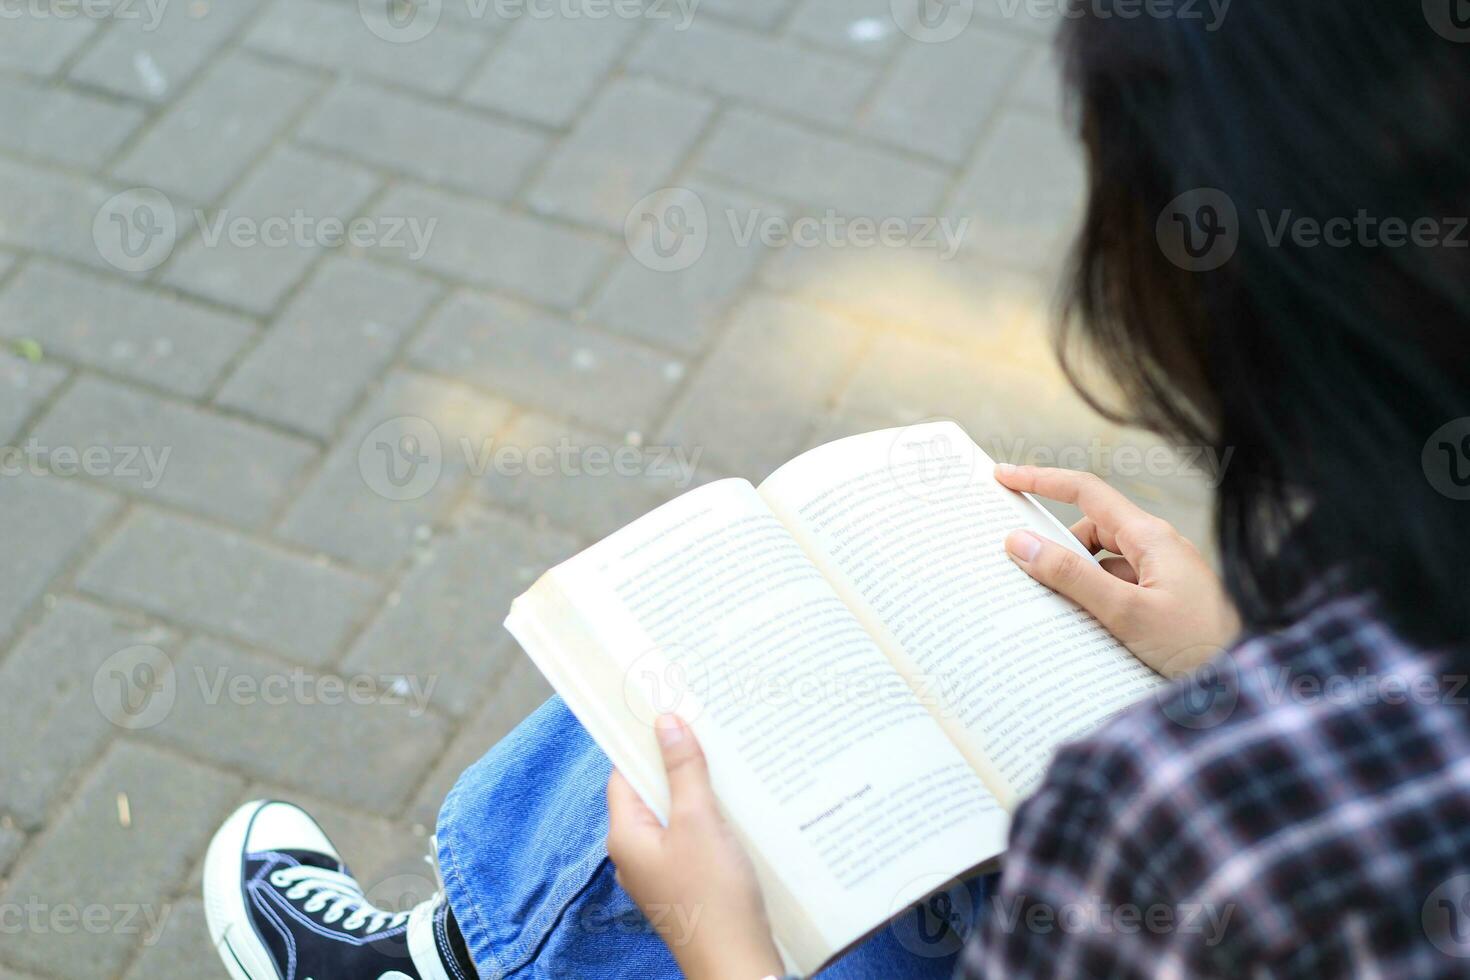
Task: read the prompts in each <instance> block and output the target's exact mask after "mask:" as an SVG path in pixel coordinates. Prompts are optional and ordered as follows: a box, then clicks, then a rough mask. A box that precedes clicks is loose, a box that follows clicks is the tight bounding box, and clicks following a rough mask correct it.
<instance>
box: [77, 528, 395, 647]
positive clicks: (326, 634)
mask: <svg viewBox="0 0 1470 980" xmlns="http://www.w3.org/2000/svg"><path fill="white" fill-rule="evenodd" d="M77 582H78V585H79V586H80V587H81V588H82V589H83V590H84V591H86V592H90V593H92V594H94V595H97V596H100V597H102V598H104V599H107V600H109V601H113V602H117V603H121V604H123V605H128V606H133V607H135V608H139V609H145V610H148V611H150V612H155V613H158V614H159V615H161V616H166V617H170V618H172V619H175V620H178V621H179V622H182V623H185V624H190V625H196V626H200V627H203V628H204V629H208V630H214V631H217V632H220V633H223V634H226V635H229V636H232V637H236V638H238V639H240V640H242V641H244V642H246V643H252V644H256V645H259V646H262V647H266V648H268V649H272V650H278V651H280V652H281V653H283V654H285V655H287V656H290V657H293V658H295V659H297V660H299V661H301V662H302V663H307V664H323V663H327V662H330V661H331V660H332V659H333V657H334V656H335V652H336V651H337V649H338V648H339V647H340V646H341V645H342V643H343V642H344V641H345V640H346V638H347V636H348V634H349V632H350V631H351V630H352V629H353V628H354V626H355V625H356V624H357V623H358V622H360V621H361V620H363V619H364V618H365V617H366V615H367V612H368V610H369V609H370V608H371V607H372V605H373V603H374V601H375V598H376V595H377V591H378V589H377V587H376V586H375V585H374V584H373V583H371V582H370V581H368V580H367V579H364V578H362V577H360V576H357V575H354V574H351V573H349V572H344V571H341V570H339V569H334V568H329V567H326V566H325V565H323V564H321V563H318V562H315V561H312V560H311V559H308V558H303V557H301V556H300V555H296V554H293V553H290V552H287V551H284V550H282V549H280V548H278V547H275V546H272V545H269V544H264V543H261V542H259V541H256V540H254V539H252V538H249V537H246V536H244V535H241V534H239V533H236V532H234V531H226V530H221V529H219V528H216V527H211V526H208V525H204V524H200V523H198V522H196V521H192V520H189V519H187V518H181V517H175V516H173V515H172V514H164V513H161V512H158V511H153V510H148V509H142V510H139V511H137V512H135V513H134V514H132V515H131V516H130V517H129V518H128V520H127V521H126V522H125V523H124V524H123V526H122V527H121V528H120V529H119V530H118V531H117V533H116V534H114V535H113V537H112V538H111V539H110V540H108V541H107V542H106V543H105V544H104V545H103V546H102V547H101V548H100V549H99V550H98V552H97V554H96V556H95V557H93V558H92V560H91V561H90V562H89V563H88V564H87V565H86V567H85V568H83V569H82V571H81V573H80V574H79V575H78V578H77Z"/></svg>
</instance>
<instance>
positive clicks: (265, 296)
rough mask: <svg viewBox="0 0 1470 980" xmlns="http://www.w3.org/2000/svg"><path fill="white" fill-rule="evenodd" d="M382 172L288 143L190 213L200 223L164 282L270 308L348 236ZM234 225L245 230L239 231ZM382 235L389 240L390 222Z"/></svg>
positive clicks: (244, 305)
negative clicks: (217, 202)
mask: <svg viewBox="0 0 1470 980" xmlns="http://www.w3.org/2000/svg"><path fill="white" fill-rule="evenodd" d="M378 182H379V177H378V176H377V175H376V174H374V173H372V172H371V171H368V170H365V169H363V168H361V167H358V166H356V165H353V164H347V163H342V162H340V161H337V160H329V159H327V158H325V157H322V156H319V155H317V154H313V153H307V152H303V151H301V150H298V149H295V148H291V147H285V148H281V149H279V150H277V151H275V152H274V153H272V155H271V156H270V158H269V159H267V160H265V161H264V162H263V163H261V165H260V166H259V167H258V168H257V169H256V170H255V171H254V172H253V173H251V174H250V176H249V177H247V178H246V179H245V181H244V182H243V183H242V184H241V185H240V186H239V187H238V188H237V189H236V190H235V191H234V192H233V193H231V194H230V195H229V196H228V198H227V199H225V200H223V201H222V203H221V206H220V207H219V208H214V209H210V210H209V211H207V212H205V214H204V215H203V217H202V219H201V218H199V217H192V218H191V220H193V221H195V223H196V224H199V225H200V227H197V228H195V229H194V234H193V236H192V237H190V238H189V240H188V241H187V242H186V243H184V244H183V245H181V246H180V248H179V249H178V251H177V252H176V254H175V255H174V257H173V261H172V263H171V264H170V265H169V267H168V269H167V271H166V273H165V275H164V277H163V281H164V282H165V283H167V284H168V285H170V286H175V287H177V288H179V289H183V290H186V291H188V292H191V293H194V294H196V295H199V296H203V297H206V298H208V299H211V300H214V301H216V302H219V303H224V304H226V305H229V306H235V307H239V308H240V309H243V310H249V311H250V312H252V313H260V314H265V313H269V312H270V311H271V310H273V309H275V307H276V304H278V303H279V302H280V301H281V299H282V298H283V297H284V296H285V295H286V293H287V292H288V291H290V289H291V288H292V287H293V286H294V285H295V284H296V283H297V282H299V281H300V280H301V279H302V277H303V276H304V275H305V273H306V271H307V269H308V268H309V267H310V266H311V264H312V262H313V261H315V260H316V258H317V257H318V256H319V255H321V254H322V253H323V252H324V251H326V250H327V249H329V248H340V247H346V246H345V245H338V244H333V243H334V242H338V241H339V240H340V241H344V242H345V237H342V238H340V239H339V237H337V236H345V234H346V226H347V223H348V222H350V221H352V220H353V219H354V217H356V216H357V213H358V210H359V209H360V208H361V207H362V205H363V204H364V203H366V201H367V200H368V198H369V197H370V196H371V195H372V193H373V191H374V189H375V188H376V187H377V186H378ZM232 229H238V230H239V231H240V232H242V233H243V235H242V234H237V233H235V231H232ZM373 235H374V236H375V237H378V238H380V239H381V240H383V241H387V240H388V239H389V237H390V235H391V229H389V228H386V227H384V228H383V229H382V231H381V234H380V233H379V232H377V231H374V232H373Z"/></svg>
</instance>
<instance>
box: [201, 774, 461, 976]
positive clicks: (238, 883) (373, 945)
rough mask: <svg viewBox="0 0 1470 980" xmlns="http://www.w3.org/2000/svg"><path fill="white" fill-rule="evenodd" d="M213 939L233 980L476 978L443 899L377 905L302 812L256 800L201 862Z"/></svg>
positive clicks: (224, 828) (216, 837) (241, 811)
mask: <svg viewBox="0 0 1470 980" xmlns="http://www.w3.org/2000/svg"><path fill="white" fill-rule="evenodd" d="M204 909H205V915H206V916H207V918H208V920H209V933H210V937H211V938H212V939H213V940H214V945H215V948H216V949H217V950H218V951H219V955H220V958H221V959H223V960H224V963H225V967H226V969H228V970H229V972H230V976H232V977H233V978H234V980H474V977H475V973H474V968H473V967H472V966H470V965H469V959H468V957H467V955H466V954H465V951H464V943H463V940H462V939H461V938H460V935H459V929H458V927H457V926H456V925H455V923H454V919H453V916H451V915H450V914H449V908H448V906H447V905H446V904H445V902H444V899H443V897H442V896H441V895H435V896H434V897H433V898H432V899H430V900H429V901H427V902H424V903H423V904H421V905H419V906H417V907H416V908H414V909H412V910H411V911H408V912H387V911H383V910H382V909H378V908H375V907H374V906H373V905H372V904H371V903H370V902H369V901H368V899H367V898H366V896H364V895H363V891H362V887H361V886H360V885H358V883H357V880H356V879H355V878H353V877H352V873H351V872H350V871H348V870H347V866H346V865H345V864H343V863H342V859H341V857H340V856H338V854H337V851H336V849H335V848H334V847H333V846H332V842H331V841H329V840H328V839H327V835H326V834H325V833H324V832H323V831H322V829H321V827H320V826H318V824H317V822H316V821H315V820H313V819H312V818H311V817H310V816H309V815H308V814H307V813H306V811H304V810H302V809H301V808H300V807H297V806H293V805H291V804H290V803H282V802H279V801H275V800H257V801H256V802H254V803H247V804H246V805H245V806H243V807H241V808H240V809H238V810H236V811H235V813H234V815H233V816H231V817H230V819H229V820H227V821H225V824H224V826H222V827H221V828H220V829H219V832H218V833H216V834H215V835H214V840H213V841H212V842H211V843H210V845H209V853H208V855H207V856H206V857H205V859H204Z"/></svg>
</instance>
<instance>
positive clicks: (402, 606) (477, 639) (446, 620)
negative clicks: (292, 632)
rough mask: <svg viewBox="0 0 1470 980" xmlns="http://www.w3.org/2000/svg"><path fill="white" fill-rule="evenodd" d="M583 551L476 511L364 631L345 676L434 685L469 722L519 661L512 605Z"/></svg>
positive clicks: (421, 561) (438, 702)
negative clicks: (510, 630) (507, 625)
mask: <svg viewBox="0 0 1470 980" xmlns="http://www.w3.org/2000/svg"><path fill="white" fill-rule="evenodd" d="M575 551H576V541H575V539H573V538H571V537H570V536H569V535H566V534H558V533H556V532H553V531H550V530H548V529H538V528H534V527H532V526H531V525H529V524H527V523H525V522H524V521H521V520H519V519H516V518H510V517H505V516H502V515H498V514H490V515H484V516H482V515H478V514H473V513H471V514H470V515H469V516H468V517H467V518H466V519H465V520H464V521H463V522H462V523H460V524H459V525H458V526H456V527H455V528H453V529H452V530H450V531H449V532H448V533H446V534H445V535H443V536H442V537H440V538H436V539H435V540H433V541H432V542H430V543H429V544H428V545H426V547H425V549H424V552H423V553H422V554H421V555H420V556H419V557H418V559H417V560H416V562H415V564H414V567H413V569H412V571H410V572H409V573H408V575H407V576H405V577H404V580H403V584H402V586H401V587H400V595H399V598H398V601H397V602H396V603H393V604H391V605H389V606H387V607H386V608H384V609H383V610H382V612H381V613H380V615H379V616H378V618H377V619H376V620H375V621H374V622H373V623H372V625H370V626H369V627H368V628H367V629H366V630H365V631H364V632H363V635H362V637H361V638H360V639H359V640H358V642H357V644H356V645H355V646H354V647H353V649H352V651H351V652H350V653H349V654H348V655H347V658H346V659H345V660H344V661H343V663H342V670H343V671H344V672H347V673H365V674H369V675H378V674H387V673H407V674H409V675H411V676H414V677H418V678H421V679H425V680H427V679H428V678H435V679H437V682H438V686H437V688H436V693H435V696H434V701H433V703H434V705H435V706H436V707H438V708H440V709H441V710H445V711H448V712H450V713H452V714H456V715H459V714H463V713H464V712H466V711H468V710H470V709H471V708H472V707H474V706H475V705H477V704H479V703H480V701H481V699H482V697H483V695H484V693H485V689H486V687H487V686H488V685H489V684H490V683H491V682H492V681H493V680H494V679H495V677H496V676H497V675H498V674H500V673H501V672H503V671H504V670H505V668H506V666H507V664H508V662H509V659H510V658H511V657H513V656H520V652H519V651H518V650H515V649H514V645H513V644H511V643H508V642H507V641H506V639H505V634H504V631H503V629H502V628H501V626H500V624H501V622H502V621H503V620H504V619H505V614H506V613H507V612H509V611H510V601H511V600H512V599H514V598H515V597H516V596H517V595H519V594H520V593H521V592H523V591H525V590H526V589H527V588H528V587H529V586H530V585H531V583H532V582H534V581H535V580H536V579H537V578H538V577H539V576H540V575H541V573H542V572H544V571H546V569H547V568H549V567H551V566H552V565H554V564H556V563H557V562H558V561H560V560H561V559H563V558H569V557H571V555H572V554H573V553H574V552H575Z"/></svg>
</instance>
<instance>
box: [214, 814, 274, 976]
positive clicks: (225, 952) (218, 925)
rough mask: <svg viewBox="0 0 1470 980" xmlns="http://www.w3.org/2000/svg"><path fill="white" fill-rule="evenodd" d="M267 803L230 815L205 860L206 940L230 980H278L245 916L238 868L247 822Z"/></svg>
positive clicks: (242, 852) (253, 929)
mask: <svg viewBox="0 0 1470 980" xmlns="http://www.w3.org/2000/svg"><path fill="white" fill-rule="evenodd" d="M268 802H269V801H268V800H256V801H254V802H252V803H247V804H245V805H244V806H242V807H240V809H238V810H236V811H235V812H234V813H233V814H231V815H230V819H228V820H226V821H225V822H224V826H222V827H220V829H219V830H218V831H217V832H216V833H215V835H214V839H213V840H212V841H210V842H209V851H208V853H207V854H206V855H205V857H204V917H205V919H206V920H207V921H208V922H209V938H210V940H211V941H212V942H213V943H214V948H215V951H216V952H218V953H219V956H220V959H221V960H223V961H224V964H225V969H226V970H228V971H229V973H230V976H231V977H232V978H233V980H281V974H280V973H279V972H277V970H276V966H275V963H274V962H273V961H272V960H271V956H270V952H269V951H268V950H267V949H266V948H265V944H264V943H262V942H261V941H260V937H259V936H257V935H256V934H255V927H254V926H252V925H251V924H250V916H249V915H248V914H247V913H246V911H245V894H244V891H243V889H242V887H241V882H240V864H241V861H242V859H243V857H244V853H245V838H246V836H247V835H248V834H249V833H250V824H251V821H253V820H254V819H255V815H256V813H258V812H259V811H260V809H261V807H263V806H265V805H266V804H267V803H268Z"/></svg>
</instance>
